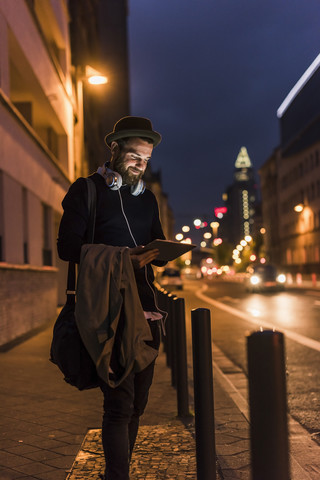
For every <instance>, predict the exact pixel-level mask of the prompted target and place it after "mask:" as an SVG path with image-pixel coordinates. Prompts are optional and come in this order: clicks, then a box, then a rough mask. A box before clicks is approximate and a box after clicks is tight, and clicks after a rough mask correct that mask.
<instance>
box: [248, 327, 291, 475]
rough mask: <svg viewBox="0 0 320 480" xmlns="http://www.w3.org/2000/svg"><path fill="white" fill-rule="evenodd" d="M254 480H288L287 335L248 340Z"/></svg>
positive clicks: (257, 335) (268, 332)
mask: <svg viewBox="0 0 320 480" xmlns="http://www.w3.org/2000/svg"><path fill="white" fill-rule="evenodd" d="M247 350H248V377H249V403H250V429H251V462H252V480H270V479H272V480H289V479H290V465H289V440H288V420H287V396H286V373H285V360H284V358H285V357H284V335H283V334H282V333H281V332H274V331H273V330H265V331H259V332H254V333H252V334H251V335H249V336H248V337H247Z"/></svg>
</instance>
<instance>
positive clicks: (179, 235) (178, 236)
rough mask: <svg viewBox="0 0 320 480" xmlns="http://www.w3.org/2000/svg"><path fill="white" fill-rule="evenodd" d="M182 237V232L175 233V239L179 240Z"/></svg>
mask: <svg viewBox="0 0 320 480" xmlns="http://www.w3.org/2000/svg"><path fill="white" fill-rule="evenodd" d="M182 239H183V235H182V233H177V235H176V240H178V242H180V241H181V240H182Z"/></svg>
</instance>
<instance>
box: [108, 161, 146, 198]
mask: <svg viewBox="0 0 320 480" xmlns="http://www.w3.org/2000/svg"><path fill="white" fill-rule="evenodd" d="M103 177H104V179H105V181H106V184H107V187H109V188H110V189H111V190H119V189H120V188H121V187H122V176H121V175H120V173H118V172H114V171H113V170H111V169H110V168H107V167H106V171H105V174H104V175H103ZM145 188H146V184H145V183H144V181H143V180H141V179H140V180H139V182H138V183H137V184H136V185H131V187H130V192H131V195H134V196H135V197H137V196H138V195H140V194H142V193H143V192H144V191H145Z"/></svg>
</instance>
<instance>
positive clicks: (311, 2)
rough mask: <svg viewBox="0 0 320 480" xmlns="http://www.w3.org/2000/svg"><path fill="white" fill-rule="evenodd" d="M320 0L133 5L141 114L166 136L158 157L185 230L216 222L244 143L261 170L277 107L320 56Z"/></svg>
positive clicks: (156, 164) (273, 139)
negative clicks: (189, 223) (190, 220)
mask: <svg viewBox="0 0 320 480" xmlns="http://www.w3.org/2000/svg"><path fill="white" fill-rule="evenodd" d="M319 13H320V4H319V1H318V0H308V1H307V2H303V1H301V0H299V1H298V0H269V1H268V2H265V1H262V0H161V1H160V2H159V1H156V0H131V1H130V4H129V33H130V36H129V50H130V58H131V61H130V72H131V105H132V114H134V115H144V116H147V117H149V118H151V120H152V122H153V124H154V127H155V128H156V129H157V130H158V131H160V132H161V133H162V135H163V142H162V143H161V144H160V146H159V147H158V148H157V149H156V150H155V152H154V155H153V160H152V164H153V168H154V169H155V170H157V169H158V168H161V171H162V177H163V188H164V190H165V191H166V192H167V193H168V195H169V201H170V204H171V206H172V208H173V210H174V214H175V217H176V220H177V226H180V224H181V222H183V223H184V222H185V217H183V216H182V215H185V214H188V213H190V215H191V217H192V216H194V215H204V214H207V215H212V212H213V208H214V207H215V206H218V205H221V203H222V202H221V195H222V193H223V192H224V190H225V188H226V186H227V185H228V184H230V183H231V182H232V175H233V168H234V162H235V160H236V157H237V154H238V152H239V150H240V148H241V146H242V145H244V146H246V147H247V150H248V153H249V156H250V158H251V160H252V162H253V164H254V167H255V168H256V170H257V169H258V168H259V167H260V166H261V165H262V163H263V162H264V161H265V160H266V159H267V158H268V156H269V155H270V154H271V153H272V150H273V149H274V148H275V147H276V146H277V144H278V141H279V133H278V121H277V117H276V111H277V108H278V107H279V106H280V104H281V102H282V101H283V100H284V98H285V96H286V95H287V93H288V92H289V90H290V89H291V88H292V87H293V85H294V84H295V83H296V82H297V80H298V79H299V78H300V76H301V75H302V74H303V72H304V71H305V70H306V68H307V67H308V66H309V65H310V63H311V62H312V61H313V60H314V58H315V57H316V56H317V54H318V53H319V51H320V29H319Z"/></svg>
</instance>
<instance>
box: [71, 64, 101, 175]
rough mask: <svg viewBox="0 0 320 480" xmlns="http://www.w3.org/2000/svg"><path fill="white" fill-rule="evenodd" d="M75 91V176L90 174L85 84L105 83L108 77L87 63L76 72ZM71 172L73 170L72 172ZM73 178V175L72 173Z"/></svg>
mask: <svg viewBox="0 0 320 480" xmlns="http://www.w3.org/2000/svg"><path fill="white" fill-rule="evenodd" d="M74 80H75V91H76V105H75V111H76V117H75V125H74V163H73V172H72V173H74V177H75V178H76V177H78V176H79V175H82V176H86V175H87V174H88V172H87V170H88V168H87V162H86V158H85V148H84V104H83V85H84V82H88V83H90V84H91V85H93V86H96V85H105V84H106V83H108V77H106V76H105V75H103V74H102V73H101V72H99V71H98V70H96V69H94V68H92V67H91V66H90V65H86V66H85V67H84V68H83V67H82V66H78V67H76V68H75V72H74ZM70 173H71V172H70ZM70 176H71V178H73V175H72V174H71V175H70Z"/></svg>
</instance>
